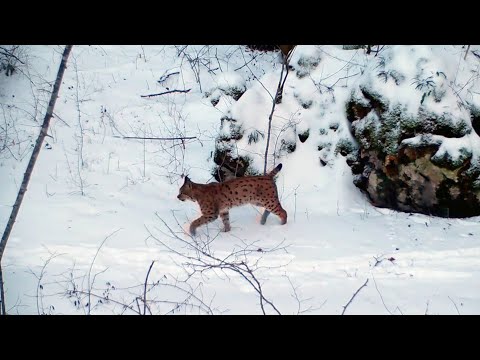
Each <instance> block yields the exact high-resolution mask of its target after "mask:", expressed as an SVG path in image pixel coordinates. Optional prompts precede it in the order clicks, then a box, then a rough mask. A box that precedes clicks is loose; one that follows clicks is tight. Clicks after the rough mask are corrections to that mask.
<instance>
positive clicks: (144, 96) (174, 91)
mask: <svg viewBox="0 0 480 360" xmlns="http://www.w3.org/2000/svg"><path fill="white" fill-rule="evenodd" d="M190 90H192V89H187V90H169V91H165V92H162V93H158V94H150V95H140V97H142V98H146V97H148V98H149V97H153V96H160V95H165V94H171V93H188V92H189V91H190Z"/></svg>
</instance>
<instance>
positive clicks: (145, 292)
mask: <svg viewBox="0 0 480 360" xmlns="http://www.w3.org/2000/svg"><path fill="white" fill-rule="evenodd" d="M154 263H155V260H153V261H152V263H151V264H150V267H149V268H148V272H147V277H146V278H145V287H144V288H143V315H147V283H148V276H149V275H150V271H152V267H153V264H154ZM150 313H151V312H150Z"/></svg>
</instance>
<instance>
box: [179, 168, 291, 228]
mask: <svg viewBox="0 0 480 360" xmlns="http://www.w3.org/2000/svg"><path fill="white" fill-rule="evenodd" d="M281 169H282V164H279V165H278V166H277V167H276V168H275V169H273V170H272V171H271V172H270V173H268V174H267V175H264V176H245V177H240V178H234V179H230V180H226V181H225V182H223V183H210V184H197V183H194V182H193V181H191V180H190V179H189V178H188V176H186V177H185V181H184V183H183V185H182V187H181V188H180V191H179V194H178V196H177V198H178V199H179V200H181V201H185V200H191V201H196V202H197V203H198V205H199V206H200V211H201V212H202V216H200V217H199V218H198V219H196V220H194V221H192V223H191V224H190V229H189V230H190V234H191V235H192V236H195V234H196V230H197V228H198V227H199V226H201V225H204V224H206V223H209V222H211V221H214V220H215V219H216V218H217V217H218V216H219V215H220V218H221V219H222V222H223V225H224V228H223V231H225V232H227V231H230V217H229V214H228V210H230V209H231V208H232V207H234V206H240V205H244V204H253V205H256V206H261V207H264V208H265V213H264V214H263V216H262V219H261V221H260V223H261V224H262V225H264V224H265V222H266V220H267V216H268V215H269V214H270V212H273V213H274V214H275V215H277V216H278V217H280V220H281V223H282V225H283V224H286V222H287V212H286V211H285V210H284V209H283V208H282V205H280V201H279V200H278V192H277V186H276V185H275V182H274V180H273V178H274V176H275V175H276V174H277V173H278V172H279V171H280V170H281Z"/></svg>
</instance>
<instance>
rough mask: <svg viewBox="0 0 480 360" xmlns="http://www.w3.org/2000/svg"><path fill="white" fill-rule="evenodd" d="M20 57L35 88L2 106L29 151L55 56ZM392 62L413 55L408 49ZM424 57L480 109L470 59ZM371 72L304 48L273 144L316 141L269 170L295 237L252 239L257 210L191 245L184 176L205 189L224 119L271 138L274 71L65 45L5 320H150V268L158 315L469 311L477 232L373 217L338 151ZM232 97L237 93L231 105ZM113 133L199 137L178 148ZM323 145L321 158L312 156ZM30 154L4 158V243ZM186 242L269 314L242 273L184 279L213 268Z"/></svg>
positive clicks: (10, 272) (268, 64)
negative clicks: (441, 65)
mask: <svg viewBox="0 0 480 360" xmlns="http://www.w3.org/2000/svg"><path fill="white" fill-rule="evenodd" d="M472 49H476V47H472ZM28 50H29V54H30V56H31V59H30V62H29V71H30V73H31V77H32V82H33V84H32V82H30V81H28V80H27V79H26V77H24V76H22V75H19V74H18V75H16V76H14V77H8V78H7V77H5V76H4V75H3V74H2V75H0V76H1V77H0V103H1V105H2V109H4V114H5V109H9V112H8V116H9V118H11V119H12V121H13V120H15V124H16V125H15V131H16V133H18V134H19V135H18V137H21V138H26V139H28V137H29V136H30V137H31V138H32V139H33V140H31V141H34V140H35V137H36V131H38V130H37V129H38V127H36V126H38V125H37V124H38V123H41V121H42V120H43V114H44V112H45V101H48V97H49V93H48V92H47V91H45V90H46V89H47V90H48V89H49V87H48V84H49V83H52V82H53V80H54V78H55V75H56V70H57V67H58V64H59V61H60V54H61V51H62V48H61V47H49V46H32V47H30V48H29V49H28ZM395 51H397V52H399V53H402V52H406V55H405V56H408V51H407V49H406V48H402V47H397V48H396V49H395ZM418 51H419V52H421V53H422V54H424V55H425V57H427V58H430V59H437V58H440V57H441V56H442V55H445V54H448V56H447V57H446V59H447V60H443V61H444V62H446V63H447V64H448V65H449V66H452V67H453V70H452V71H457V72H458V74H459V75H458V82H459V83H460V84H464V83H467V82H469V86H467V88H470V89H472V88H471V86H472V84H473V85H475V86H477V88H473V90H472V94H473V95H472V96H476V95H474V93H475V91H477V90H476V89H478V76H477V78H476V79H474V80H471V77H470V76H471V72H472V69H475V66H476V67H477V68H478V64H479V61H478V59H476V58H475V57H474V56H469V57H468V58H467V60H466V61H464V60H463V55H464V49H462V48H461V47H460V46H455V47H454V46H444V47H427V46H419V47H418ZM252 56H253V57H254V58H253V60H252ZM316 58H320V62H318V63H314V61H313V60H312V59H316ZM371 61H372V60H371V57H368V56H366V55H365V53H364V51H363V50H350V51H345V50H342V48H341V46H299V47H297V49H296V50H295V52H294V54H293V57H292V60H291V63H292V64H293V65H294V67H295V69H296V70H295V71H304V73H305V74H303V73H301V72H299V73H298V76H297V74H296V73H293V72H292V73H291V74H289V77H288V79H287V82H286V85H285V94H284V100H283V102H282V104H280V105H278V106H277V109H276V112H275V117H274V124H273V125H274V126H273V129H274V134H273V139H274V141H276V140H278V141H277V143H278V144H280V140H281V139H285V140H293V141H294V140H295V139H296V136H297V134H298V133H302V132H304V131H305V130H307V129H309V132H310V136H309V138H308V139H307V140H306V141H305V143H300V142H298V141H297V147H296V150H295V151H294V152H293V153H285V152H280V153H279V154H280V156H281V157H280V159H275V161H276V163H278V162H282V163H283V169H282V171H281V172H280V174H279V175H278V179H277V186H278V189H279V193H280V196H281V202H282V205H283V207H284V208H285V209H286V210H287V212H288V214H289V222H288V224H287V225H285V226H281V225H280V224H279V220H278V218H276V217H275V216H274V215H271V216H270V217H269V219H268V221H267V224H266V225H265V226H262V225H259V223H258V217H259V214H260V209H257V208H255V207H253V206H245V207H242V208H235V209H233V210H231V211H230V219H231V223H232V231H231V232H229V233H223V232H220V229H221V221H220V220H217V221H215V222H213V223H211V224H209V225H208V226H205V227H201V228H199V230H198V233H199V236H198V238H197V239H196V240H195V241H196V242H195V241H194V240H192V239H191V238H190V237H189V236H187V235H186V234H184V233H183V228H184V227H185V225H186V224H188V223H189V222H190V221H191V220H193V219H194V218H196V217H197V216H198V215H199V210H198V208H197V205H196V204H194V203H189V202H180V201H178V200H177V199H176V195H177V194H178V189H179V187H180V186H181V185H182V183H183V179H182V178H181V175H182V174H189V176H190V177H191V178H192V180H193V181H195V182H200V183H205V182H209V181H213V178H212V175H211V174H212V169H213V167H214V163H213V160H212V153H213V151H214V146H215V137H217V136H218V135H219V133H220V132H221V130H220V118H221V117H222V116H225V115H228V116H231V117H232V118H235V119H236V120H238V121H239V122H240V123H241V124H242V126H243V128H244V129H246V134H248V133H249V132H250V131H253V130H258V131H260V132H264V133H265V131H266V129H267V120H268V114H269V111H270V109H271V97H270V95H269V92H270V94H274V92H275V90H276V86H277V83H278V78H279V74H280V69H281V64H280V62H279V59H278V56H277V55H275V54H271V53H260V52H251V51H247V50H246V49H245V48H244V47H239V46H209V47H205V46H189V47H184V46H177V47H174V46H74V48H73V51H72V54H71V58H70V60H69V66H68V69H67V71H66V72H65V76H64V81H63V84H62V88H61V90H60V96H59V99H58V100H57V105H56V108H55V114H56V115H55V117H54V119H52V123H51V127H50V131H49V134H50V135H51V136H52V137H53V138H50V137H48V138H46V141H47V142H48V144H49V145H48V146H46V147H45V148H44V149H42V151H41V153H40V156H39V158H38V161H37V164H36V168H35V170H34V173H33V176H32V179H31V182H30V186H29V188H28V191H27V193H26V196H25V198H24V202H23V205H22V208H21V210H20V213H19V216H18V218H17V222H16V224H15V226H14V229H13V231H12V233H11V236H10V240H9V243H8V245H7V249H6V251H5V256H4V259H3V261H2V262H3V267H4V277H5V288H6V296H7V308H8V309H9V312H10V313H21V314H37V313H52V314H72V313H73V314H85V313H89V312H91V313H93V314H112V313H115V314H119V313H125V314H132V313H135V311H139V312H143V310H144V309H143V303H142V300H141V298H142V297H143V296H144V286H143V284H144V282H145V279H146V277H147V273H148V272H149V268H150V265H151V263H152V261H155V263H154V265H153V266H152V268H151V272H150V273H149V274H148V282H149V283H150V284H151V283H155V284H156V285H155V286H154V287H153V289H152V290H150V291H149V292H148V299H149V302H148V304H149V307H150V310H151V312H152V313H154V314H166V313H169V314H177V313H180V314H197V313H201V314H205V313H214V314H217V313H228V314H261V313H262V307H261V306H262V305H263V306H264V310H265V312H266V313H268V314H274V313H277V312H276V310H275V309H277V310H278V311H279V312H280V313H282V314H297V313H309V314H311V313H313V314H341V313H342V311H343V310H344V306H345V305H346V304H347V303H348V301H349V300H350V299H351V298H352V296H353V294H354V293H355V292H356V291H357V289H359V288H360V287H361V286H362V285H363V284H364V283H365V281H366V280H367V279H368V283H367V286H366V287H364V288H362V290H361V291H360V292H359V293H358V294H357V295H356V296H355V298H354V299H353V300H352V302H351V304H350V305H349V306H348V308H347V309H346V312H345V313H346V314H388V313H392V314H424V313H428V314H457V313H461V314H479V313H480V292H479V291H478V289H479V285H480V271H479V269H480V256H479V255H480V240H479V239H480V236H479V235H480V222H479V220H480V219H479V218H478V217H477V218H469V219H443V218H436V217H429V216H425V215H419V214H408V213H398V212H394V211H389V210H385V209H376V208H373V207H372V206H371V205H370V204H369V203H368V202H367V200H366V199H365V198H364V196H363V195H362V194H361V193H359V191H358V189H357V188H356V187H355V186H354V185H353V183H352V175H351V171H350V168H349V167H348V166H347V165H346V163H345V159H344V158H343V157H341V156H339V155H335V152H334V151H333V150H334V148H335V144H336V142H337V141H338V140H339V139H341V138H348V137H350V135H349V133H348V126H347V121H346V117H345V101H347V99H348V97H349V96H350V94H351V89H352V86H353V84H354V83H355V81H359V77H360V76H366V75H362V72H363V71H364V70H365V69H368V68H369V67H371V66H372V63H371ZM453 62H454V63H453ZM402 66H403V67H406V66H407V65H406V64H404V63H402V64H398V65H397V67H399V68H402ZM405 71H409V70H408V69H406V70H405ZM477 74H478V72H477ZM158 80H162V81H161V82H160V83H159V82H158ZM360 80H362V79H360ZM410 82H411V81H407V83H408V84H410ZM462 82H463V83H462ZM232 88H236V89H240V90H242V91H243V90H245V89H246V92H245V93H244V94H243V95H242V96H241V97H240V99H239V100H238V101H235V100H234V98H233V96H232V95H231V94H228V89H232ZM188 89H190V90H189V91H188V92H172V93H169V94H165V95H160V96H153V97H141V96H142V95H149V94H155V93H161V92H166V91H171V90H182V91H187V90H188ZM385 91H387V90H385ZM13 96H14V97H13ZM212 99H213V100H215V101H218V103H217V104H216V106H213V105H212ZM37 100H38V101H37ZM407 100H408V99H407ZM471 100H472V101H477V100H475V99H473V98H472V99H471ZM412 101H413V100H412ZM452 101H454V99H452ZM310 102H311V103H310ZM479 102H480V101H479ZM305 103H309V105H308V106H304V105H305ZM35 104H37V106H35ZM302 104H303V105H302ZM12 105H15V107H16V108H21V109H29V110H30V111H29V114H31V113H33V110H32V109H36V111H37V112H38V115H37V117H36V120H37V123H35V121H34V120H33V119H32V117H31V116H30V117H28V116H26V115H25V114H24V112H21V111H20V110H18V111H17V110H15V111H13V110H11V106H12ZM9 106H10V107H9ZM305 107H306V108H305ZM452 108H453V104H452ZM2 122H3V118H2ZM289 124H290V125H291V124H294V126H289ZM321 129H326V130H325V131H322V130H321ZM222 131H223V130H222ZM124 136H128V137H196V138H195V139H190V140H185V141H184V142H183V143H182V141H180V140H174V141H170V140H169V141H158V140H146V141H144V140H138V139H124V138H122V137H124ZM247 140H248V138H247V136H244V138H242V139H241V140H240V141H239V142H238V144H237V146H238V153H239V154H240V155H244V154H249V156H251V158H252V160H253V165H254V166H255V168H257V169H259V170H260V169H262V168H263V153H264V152H265V139H262V138H261V137H260V139H259V141H258V142H256V143H251V144H248V141H247ZM322 143H326V144H330V145H329V146H327V147H326V148H330V149H331V151H325V150H322V151H320V152H319V151H318V146H319V145H320V144H322ZM24 144H25V148H26V149H27V150H22V149H20V150H18V149H17V148H16V147H15V146H13V145H12V146H11V148H12V149H16V151H17V152H20V153H21V152H22V151H23V152H24V153H25V155H24V157H23V160H22V161H19V160H16V159H15V158H13V156H12V155H11V154H7V153H6V152H1V153H0V184H1V186H0V227H1V228H2V230H3V228H4V226H5V224H6V221H7V219H8V216H9V213H10V209H11V205H12V204H13V202H14V200H15V196H16V192H17V190H18V185H19V184H20V183H21V180H22V176H23V171H24V168H25V166H26V162H27V161H28V157H29V156H28V155H29V153H28V145H29V143H28V142H25V143H24ZM16 146H17V147H18V146H19V145H16ZM50 147H51V148H50ZM273 151H274V149H273V146H272V148H271V151H270V153H273ZM319 157H322V158H323V160H325V161H326V162H327V165H326V166H321V164H320V161H319ZM17 158H18V156H17ZM271 166H273V157H270V158H269V168H270V167H271ZM177 221H178V224H177ZM165 223H166V224H167V225H168V226H169V227H170V228H171V229H172V231H173V232H174V233H175V236H176V237H175V236H173V235H172V233H171V232H170V231H169V230H168V228H167V227H166V225H165ZM182 240H183V241H182ZM187 244H194V245H195V246H198V248H201V249H206V250H205V251H206V252H207V253H208V254H210V255H212V256H213V257H215V258H217V259H225V258H227V259H228V260H231V261H232V262H235V263H236V264H241V261H244V262H245V263H247V264H248V265H249V266H250V267H251V269H254V275H255V279H257V280H258V281H259V283H260V284H261V288H262V293H263V295H264V296H265V298H266V299H267V300H269V301H270V302H271V303H272V304H274V307H275V309H274V308H273V307H272V306H270V305H268V304H266V303H265V301H263V302H262V304H261V303H260V301H259V296H258V293H257V292H255V290H254V287H253V286H252V284H251V283H249V282H248V281H246V279H245V278H243V277H241V276H240V274H239V273H238V272H234V271H231V270H230V269H228V268H223V269H220V268H216V269H210V270H204V271H203V272H202V273H199V272H197V273H195V274H192V267H191V266H189V263H190V264H191V263H195V264H199V261H201V260H204V261H206V260H211V259H207V258H205V256H203V255H199V253H198V252H195V251H194V250H192V248H191V247H189V246H187ZM232 254H235V255H234V256H233V255H232ZM245 254H246V255H245ZM217 265H218V263H217ZM240 266H242V265H240ZM250 279H251V278H250ZM92 284H93V285H92ZM73 290H76V292H75V291H73ZM89 290H91V291H90V292H91V293H92V294H93V295H90V297H89V296H88V292H89ZM106 297H108V299H110V301H108V302H107V301H105V298H106ZM100 300H101V302H100ZM124 305H128V307H125V306H124Z"/></svg>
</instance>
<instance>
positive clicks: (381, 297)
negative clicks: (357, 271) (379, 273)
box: [372, 274, 392, 315]
mask: <svg viewBox="0 0 480 360" xmlns="http://www.w3.org/2000/svg"><path fill="white" fill-rule="evenodd" d="M372 279H373V283H374V284H375V289H377V292H378V295H380V299H381V300H382V304H383V306H384V307H385V309H386V310H387V311H388V313H389V314H390V315H392V312H391V311H390V310H388V308H387V305H385V301H383V296H382V294H381V293H380V290H378V287H377V282H376V281H375V277H374V276H373V274H372Z"/></svg>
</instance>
